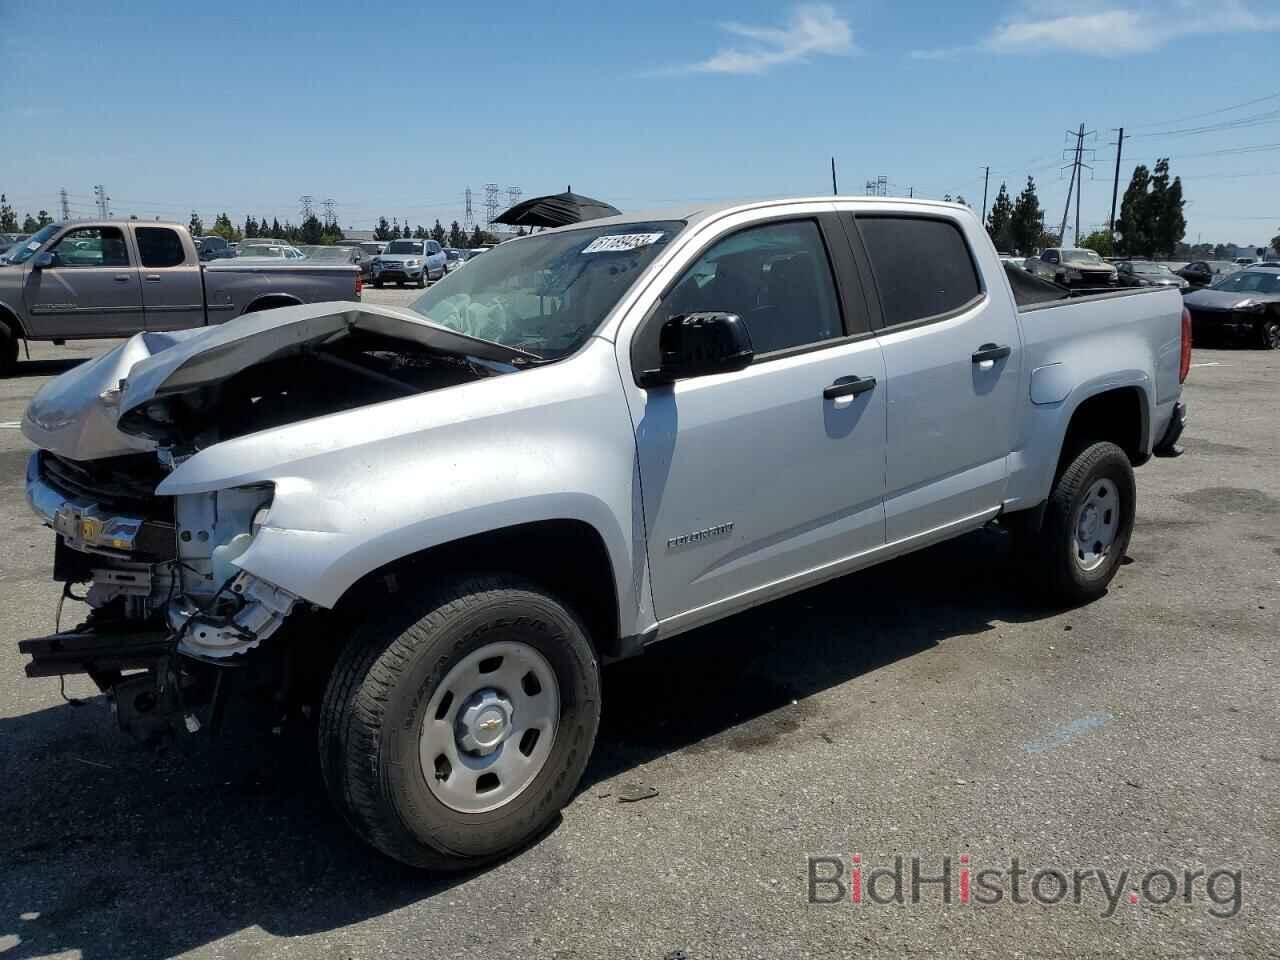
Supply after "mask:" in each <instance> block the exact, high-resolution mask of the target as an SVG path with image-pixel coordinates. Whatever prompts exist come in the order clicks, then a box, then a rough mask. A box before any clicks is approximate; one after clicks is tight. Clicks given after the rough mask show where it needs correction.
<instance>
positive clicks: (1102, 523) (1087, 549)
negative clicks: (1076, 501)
mask: <svg viewBox="0 0 1280 960" xmlns="http://www.w3.org/2000/svg"><path fill="white" fill-rule="evenodd" d="M1121 506H1122V504H1121V503H1120V491H1119V489H1118V488H1117V487H1116V485H1115V484H1114V483H1113V482H1112V481H1110V480H1106V479H1100V480H1094V481H1093V482H1092V483H1091V484H1089V489H1088V492H1087V493H1086V494H1085V496H1084V499H1083V500H1082V501H1081V503H1080V506H1079V507H1077V508H1076V512H1075V516H1074V517H1073V518H1072V522H1071V559H1072V560H1074V561H1075V563H1076V566H1078V567H1079V568H1080V569H1081V570H1084V571H1085V572H1092V571H1094V570H1096V569H1098V567H1100V566H1102V564H1103V563H1105V562H1106V561H1107V558H1108V557H1109V556H1110V555H1111V548H1112V547H1113V546H1115V542H1116V538H1117V537H1118V536H1119V533H1120V508H1121Z"/></svg>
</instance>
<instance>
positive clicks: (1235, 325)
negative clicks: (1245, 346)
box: [1182, 263, 1280, 350]
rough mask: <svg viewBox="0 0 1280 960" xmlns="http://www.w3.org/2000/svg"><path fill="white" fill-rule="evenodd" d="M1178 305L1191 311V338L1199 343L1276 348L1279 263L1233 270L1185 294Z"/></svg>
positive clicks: (1279, 314)
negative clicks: (1226, 341) (1241, 343)
mask: <svg viewBox="0 0 1280 960" xmlns="http://www.w3.org/2000/svg"><path fill="white" fill-rule="evenodd" d="M1182 302H1183V303H1184V304H1186V307H1187V309H1188V310H1190V311H1191V328H1192V338H1193V339H1194V340H1195V341H1197V342H1199V343H1206V344H1207V343H1210V342H1212V341H1214V340H1221V339H1226V338H1232V339H1237V340H1240V339H1243V340H1246V341H1250V342H1252V343H1253V344H1254V346H1257V347H1261V348H1262V349H1263V350H1277V349H1280V263H1277V264H1266V265H1263V264H1259V265H1257V266H1253V267H1248V268H1246V269H1244V270H1240V271H1237V272H1236V273H1233V274H1231V275H1230V276H1228V277H1224V278H1223V279H1222V280H1219V281H1218V282H1217V283H1215V284H1214V285H1213V286H1212V287H1206V288H1205V289H1203V290H1196V291H1194V292H1192V293H1188V294H1187V295H1186V296H1185V297H1183V300H1182Z"/></svg>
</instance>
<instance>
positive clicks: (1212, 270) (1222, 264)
mask: <svg viewBox="0 0 1280 960" xmlns="http://www.w3.org/2000/svg"><path fill="white" fill-rule="evenodd" d="M1239 269H1240V265H1239V264H1238V263H1233V262H1232V261H1230V260H1193V261H1191V262H1190V263H1188V264H1187V265H1186V266H1185V267H1183V268H1182V269H1181V270H1175V271H1174V272H1175V273H1176V274H1177V275H1178V276H1180V277H1181V278H1182V279H1183V280H1185V281H1187V283H1189V284H1191V286H1192V287H1195V288H1199V287H1210V286H1213V284H1215V283H1217V282H1218V281H1219V280H1221V279H1222V278H1223V277H1229V276H1231V274H1233V273H1235V272H1236V271H1237V270H1239Z"/></svg>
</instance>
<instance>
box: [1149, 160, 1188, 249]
mask: <svg viewBox="0 0 1280 960" xmlns="http://www.w3.org/2000/svg"><path fill="white" fill-rule="evenodd" d="M1151 183H1152V190H1151V203H1152V206H1153V208H1154V211H1155V249H1156V252H1157V253H1162V254H1165V255H1167V256H1172V255H1173V251H1174V250H1175V249H1177V246H1178V244H1179V243H1181V242H1182V238H1183V236H1184V235H1185V234H1186V232H1187V218H1186V216H1184V215H1183V212H1182V208H1183V207H1185V206H1186V201H1185V200H1183V199H1182V178H1181V177H1174V178H1173V183H1169V160H1168V158H1167V157H1166V158H1165V159H1163V160H1158V161H1156V171H1155V176H1154V177H1153V178H1152V180H1151ZM1157 184H1158V185H1159V190H1157V189H1156V186H1157Z"/></svg>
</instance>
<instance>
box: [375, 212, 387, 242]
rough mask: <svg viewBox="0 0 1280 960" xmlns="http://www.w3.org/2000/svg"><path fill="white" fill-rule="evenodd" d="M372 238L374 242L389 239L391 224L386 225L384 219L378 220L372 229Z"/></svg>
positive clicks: (385, 219)
mask: <svg viewBox="0 0 1280 960" xmlns="http://www.w3.org/2000/svg"><path fill="white" fill-rule="evenodd" d="M373 238H374V239H375V240H390V239H391V224H389V223H387V218H386V217H379V218H378V225H377V226H376V227H374V228H373Z"/></svg>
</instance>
